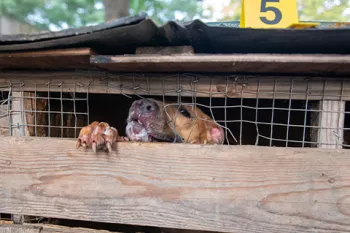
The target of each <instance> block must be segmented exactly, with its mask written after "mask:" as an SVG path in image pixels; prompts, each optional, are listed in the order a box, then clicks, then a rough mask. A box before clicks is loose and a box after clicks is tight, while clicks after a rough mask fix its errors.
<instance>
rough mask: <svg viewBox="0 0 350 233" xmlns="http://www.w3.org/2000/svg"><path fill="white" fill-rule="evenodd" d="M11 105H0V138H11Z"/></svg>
mask: <svg viewBox="0 0 350 233" xmlns="http://www.w3.org/2000/svg"><path fill="white" fill-rule="evenodd" d="M8 107H9V105H8V104H0V136H9V135H10V132H9V128H10V126H9V122H10V120H9V114H8V112H9V109H8Z"/></svg>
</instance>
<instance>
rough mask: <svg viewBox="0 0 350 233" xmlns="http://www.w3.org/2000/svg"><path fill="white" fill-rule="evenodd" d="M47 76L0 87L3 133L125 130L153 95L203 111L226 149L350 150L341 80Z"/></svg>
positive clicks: (348, 88) (347, 89)
mask: <svg viewBox="0 0 350 233" xmlns="http://www.w3.org/2000/svg"><path fill="white" fill-rule="evenodd" d="M45 77H46V78H43V77H41V78H40V79H39V78H38V79H36V80H34V81H33V79H30V80H28V81H26V79H25V78H19V79H11V78H9V80H8V81H7V83H4V84H2V85H1V87H2V90H3V91H2V93H3V95H2V99H1V109H0V111H1V115H0V116H1V118H0V119H2V120H3V119H6V121H7V122H8V125H7V126H4V123H2V125H1V129H4V132H5V131H6V129H7V133H8V134H10V135H15V134H16V131H21V133H20V134H25V133H26V132H25V130H27V131H29V134H30V135H31V136H49V137H72V138H75V137H77V136H78V133H79V130H80V129H81V128H82V127H83V126H85V125H87V124H88V123H90V122H91V121H92V120H98V121H107V120H108V119H109V120H110V121H111V122H109V123H110V124H111V125H114V124H115V125H116V126H119V127H117V128H118V130H120V131H121V132H123V130H124V129H123V127H125V119H126V117H127V113H128V110H129V109H128V108H129V107H130V104H131V103H132V101H134V100H137V99H140V98H148V97H152V98H156V99H158V100H161V101H163V102H164V106H171V105H175V106H180V105H185V106H190V107H195V108H196V107H198V108H200V109H201V110H202V111H203V112H204V113H205V114H207V115H208V116H210V117H211V118H212V119H213V120H214V122H215V123H216V124H218V125H220V126H221V127H222V128H223V129H224V132H225V143H226V144H229V145H232V144H235V145H237V144H238V145H256V146H283V147H330V148H340V147H343V148H348V147H350V145H349V143H350V135H349V129H350V119H349V113H350V105H349V104H348V102H347V101H348V100H349V99H350V94H348V93H350V83H349V80H347V79H344V78H332V79H327V78H299V77H256V76H237V75H202V74H167V75H164V74H162V75H161V74H139V73H138V74H135V73H130V74H111V73H92V72H91V73H89V72H88V73H87V72H79V71H77V72H76V73H75V74H74V75H72V74H66V75H64V76H62V75H59V74H54V73H53V74H52V75H47V74H46V76H45ZM14 93H22V94H21V95H20V96H16V95H14ZM28 93H29V94H28ZM114 94H118V95H114ZM98 96H99V97H98ZM113 98H114V99H113ZM109 99H113V101H112V100H109ZM104 104H107V105H106V106H107V107H102V105H104ZM113 114H114V115H113ZM179 114H181V113H179ZM196 118H197V119H196V120H205V119H200V118H199V117H198V116H196ZM19 119H20V120H19ZM3 121H4V120H3ZM117 121H119V123H117ZM123 124H124V125H123ZM120 127H121V128H120ZM20 129H22V130H20ZM23 129H24V130H23ZM175 133H176V134H178V132H175Z"/></svg>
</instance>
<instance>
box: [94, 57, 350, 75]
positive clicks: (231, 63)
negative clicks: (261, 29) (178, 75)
mask: <svg viewBox="0 0 350 233" xmlns="http://www.w3.org/2000/svg"><path fill="white" fill-rule="evenodd" d="M90 62H91V64H94V65H96V66H97V67H100V68H104V69H107V70H110V71H118V72H129V71H130V70H133V71H134V72H156V71H157V72H217V73H226V72H237V73H249V74H257V73H268V74H271V73H274V74H276V73H277V74H323V75H325V74H328V75H331V74H337V75H341V74H342V75H345V74H349V73H350V68H349V64H350V56H349V55H318V54H311V55H305V54H303V55H294V54H291V55H286V54H227V55H226V54H219V55H216V54H215V55H213V54H203V55H202V54H200V55H187V56H186V55H172V56H169V55H164V56H159V55H127V56H120V55H118V56H105V55H92V56H91V59H90Z"/></svg>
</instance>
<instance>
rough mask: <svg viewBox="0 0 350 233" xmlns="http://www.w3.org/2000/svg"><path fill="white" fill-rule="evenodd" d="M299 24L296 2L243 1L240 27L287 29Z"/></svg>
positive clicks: (281, 0) (271, 0) (290, 0)
mask: <svg viewBox="0 0 350 233" xmlns="http://www.w3.org/2000/svg"><path fill="white" fill-rule="evenodd" d="M298 22H299V19H298V11H297V2H296V0H242V13H241V20H240V27H243V28H248V27H249V28H287V27H289V26H290V25H293V24H298Z"/></svg>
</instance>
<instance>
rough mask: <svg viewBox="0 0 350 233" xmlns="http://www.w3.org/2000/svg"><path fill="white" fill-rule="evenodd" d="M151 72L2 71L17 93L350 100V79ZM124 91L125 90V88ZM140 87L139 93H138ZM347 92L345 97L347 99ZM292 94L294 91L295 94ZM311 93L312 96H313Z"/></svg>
mask: <svg viewBox="0 0 350 233" xmlns="http://www.w3.org/2000/svg"><path fill="white" fill-rule="evenodd" d="M178 77H179V75H178V74H166V73H158V74H155V73H150V74H144V75H137V74H133V73H131V74H130V73H129V74H113V73H107V72H92V71H91V72H0V85H2V86H6V85H8V84H9V83H11V85H12V90H13V91H35V90H37V91H43V92H47V91H48V85H47V84H48V83H50V91H51V92H61V91H63V92H72V91H75V92H80V93H86V92H89V93H103V94H120V93H124V94H128V95H132V94H138V95H147V94H149V93H151V94H152V95H155V96H163V94H164V92H165V93H166V95H167V96H178V95H179V92H178V91H179V88H180V89H181V96H189V97H193V95H194V92H195V94H196V96H197V97H209V96H210V93H212V98H224V97H225V96H226V94H227V96H228V97H230V98H241V97H243V98H253V99H256V98H260V99H262V98H266V99H272V98H275V99H289V98H292V99H303V100H304V99H306V98H307V99H308V100H322V99H323V95H324V96H326V97H327V99H329V100H350V94H348V93H350V79H347V78H345V77H339V78H329V79H327V81H326V85H325V78H323V77H313V78H307V77H305V76H302V77H291V76H276V77H274V76H256V75H254V76H247V75H234V76H232V75H209V74H206V75H196V74H193V75H185V74H184V75H180V77H181V78H180V80H179V79H178ZM120 87H122V89H121V88H120ZM134 87H135V89H134ZM342 89H343V96H341V93H342ZM291 91H292V93H291ZM307 93H308V95H307Z"/></svg>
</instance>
